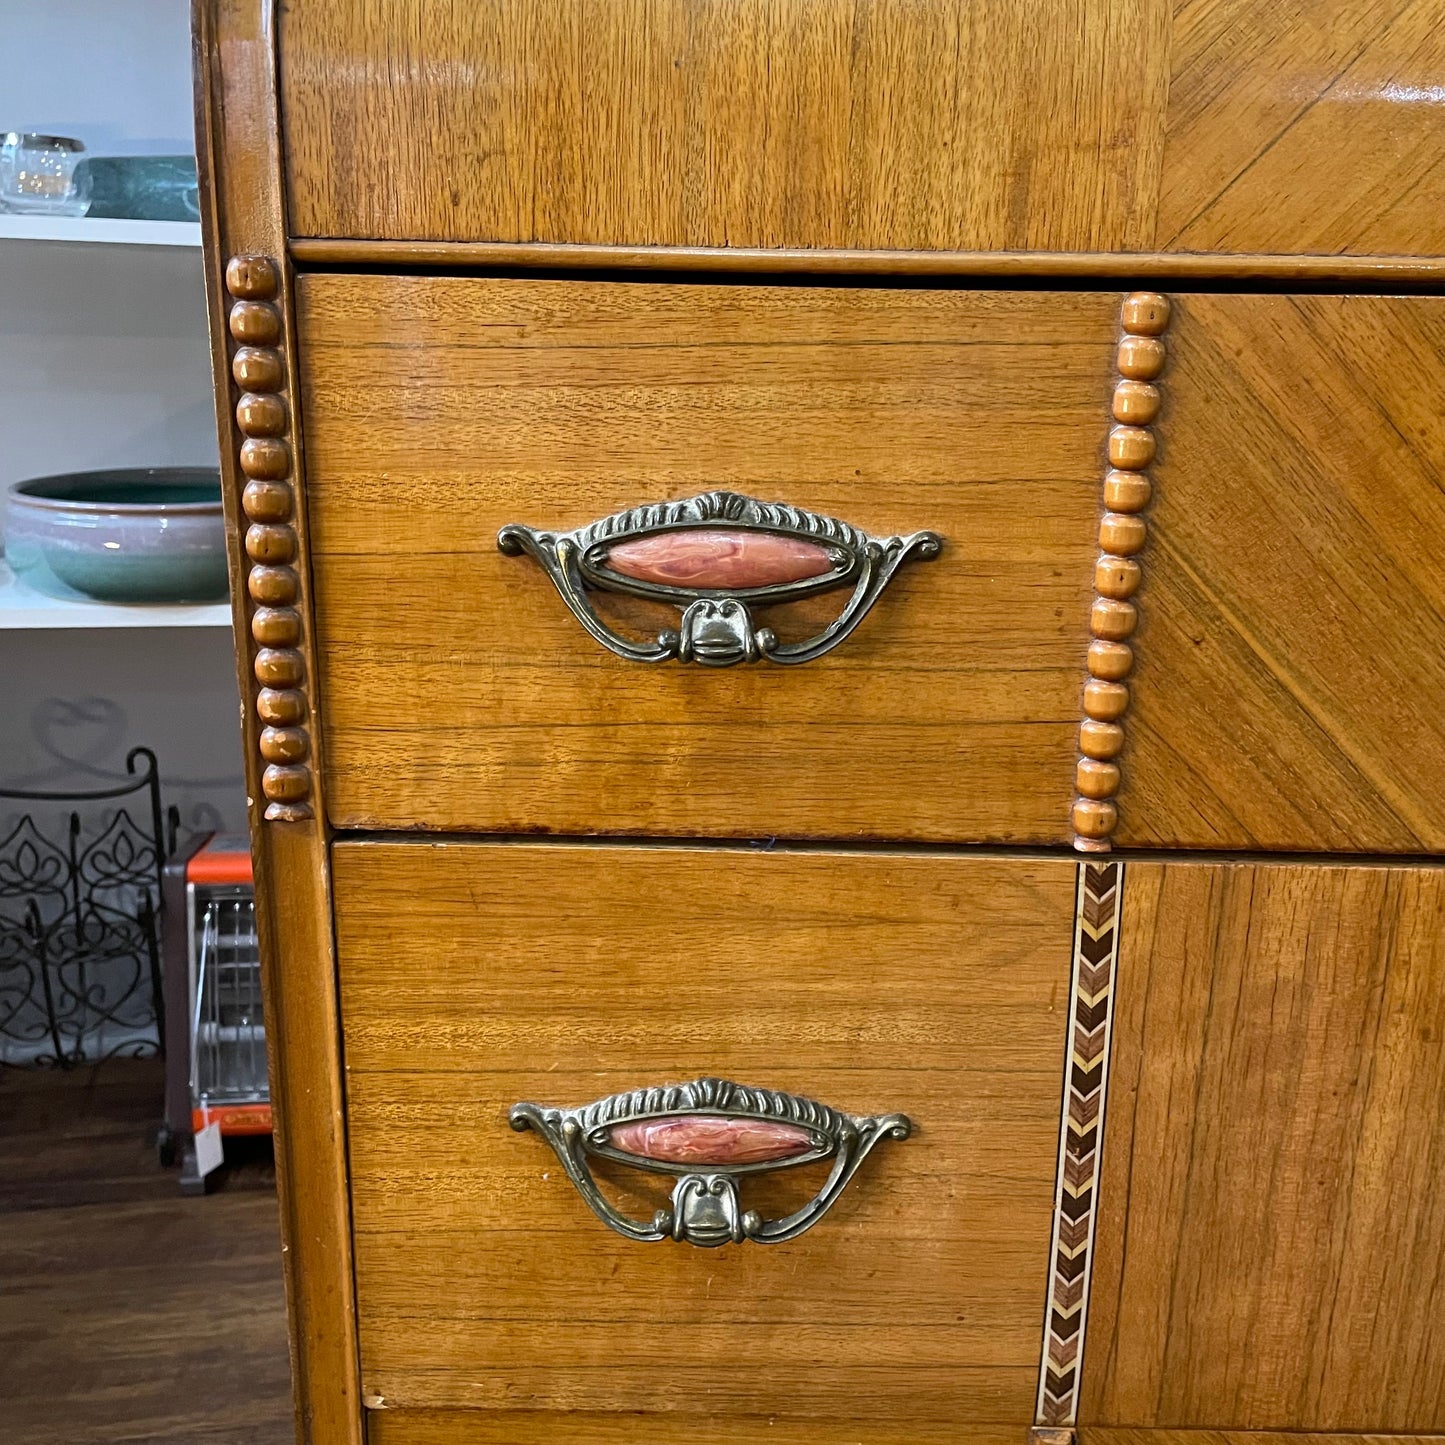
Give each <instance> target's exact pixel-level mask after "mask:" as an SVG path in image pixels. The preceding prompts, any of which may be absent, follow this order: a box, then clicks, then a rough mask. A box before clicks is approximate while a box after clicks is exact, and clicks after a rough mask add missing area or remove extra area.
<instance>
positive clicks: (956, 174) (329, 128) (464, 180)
mask: <svg viewBox="0 0 1445 1445" xmlns="http://www.w3.org/2000/svg"><path fill="white" fill-rule="evenodd" d="M1439 21H1440V12H1439V9H1438V7H1437V6H1435V5H1433V4H1430V3H1423V4H1414V5H1401V4H1391V5H1361V4H1359V3H1355V0H1309V3H1305V4H1300V5H1294V6H1291V7H1289V9H1288V10H1286V11H1284V12H1283V13H1282V12H1281V9H1280V7H1279V6H1278V5H1277V4H1273V3H1271V0H1221V3H1218V4H1213V5H1209V6H1194V7H1185V6H1181V5H1179V4H1170V3H1168V0H1031V3H1027V4H1024V3H1015V4H991V5H980V4H977V3H972V0H931V3H929V4H916V3H901V0H900V3H892V4H882V3H874V4H866V5H862V4H858V3H856V0H807V3H802V0H793V3H788V4H781V5H780V4H776V3H770V0H600V3H599V0H513V3H509V4H499V3H492V4H471V5H443V4H438V3H436V0H389V3H387V4H385V5H377V4H375V3H374V0H308V3H306V4H298V5H289V6H284V7H282V8H281V13H280V17H279V25H280V34H281V45H282V48H283V51H284V54H285V58H286V63H285V64H284V65H283V66H282V67H281V85H282V89H283V94H282V106H283V113H284V121H285V132H286V137H285V138H286V146H285V157H286V164H287V193H288V198H289V210H290V217H289V219H290V226H291V229H292V231H293V233H294V234H296V235H299V236H318V237H338V236H341V237H380V238H389V239H394V240H410V239H421V240H430V241H458V240H460V241H504V242H518V241H523V242H526V241H545V242H564V243H565V242H584V243H606V244H621V245H632V246H639V247H640V246H669V245H671V246H712V247H718V248H737V247H809V248H812V247H818V248H822V247H859V248H867V249H873V248H878V247H890V248H901V249H917V250H961V251H1005V252H1024V251H1034V252H1049V251H1062V252H1075V253H1077V252H1089V251H1123V252H1135V251H1175V252H1181V253H1198V252H1220V253H1224V254H1226V255H1228V256H1230V258H1231V260H1233V261H1234V263H1235V264H1236V265H1248V261H1249V258H1248V256H1247V254H1246V253H1250V252H1261V251H1263V252H1287V253H1300V252H1304V253H1313V254H1315V255H1321V256H1329V257H1334V256H1337V255H1339V254H1341V253H1356V254H1360V253H1363V254H1370V253H1375V254H1378V255H1383V256H1402V255H1412V256H1419V255H1425V256H1430V255H1438V254H1439V253H1440V249H1441V248H1440V238H1439V229H1438V220H1437V217H1438V214H1439V211H1440V207H1441V204H1442V202H1445V181H1442V180H1441V179H1440V177H1441V175H1442V169H1441V167H1440V165H1439V162H1440V159H1441V155H1442V136H1441V128H1440V127H1439V126H1438V124H1436V115H1435V110H1436V107H1437V104H1438V95H1437V91H1436V87H1438V85H1439V76H1440V74H1441V69H1442V64H1445V40H1442V34H1445V32H1442V28H1441V26H1440V23H1439ZM1015 259H1016V261H1018V262H1022V263H1023V264H1024V265H1025V266H1028V267H1031V268H1034V269H1035V270H1037V268H1039V267H1040V266H1041V263H1042V261H1043V260H1044V259H1046V258H1040V257H1038V256H1035V257H1033V258H1024V257H1017V258H1015Z"/></svg>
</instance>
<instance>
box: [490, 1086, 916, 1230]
mask: <svg viewBox="0 0 1445 1445" xmlns="http://www.w3.org/2000/svg"><path fill="white" fill-rule="evenodd" d="M509 1118H510V1120H511V1125H512V1128H514V1129H535V1130H536V1131H537V1132H538V1133H539V1134H540V1135H541V1136H542V1137H543V1138H544V1139H545V1140H546V1141H547V1143H549V1144H550V1145H551V1146H552V1148H553V1149H554V1150H555V1151H556V1154H557V1158H558V1159H560V1160H561V1161H562V1167H563V1168H564V1169H565V1170H566V1171H567V1177H568V1178H569V1179H570V1180H571V1181H572V1183H573V1184H575V1185H576V1186H577V1192H578V1193H579V1194H580V1195H581V1196H582V1198H583V1199H584V1200H586V1202H587V1204H588V1206H589V1207H590V1208H591V1210H592V1212H593V1213H594V1214H595V1215H596V1216H597V1217H598V1218H599V1219H600V1220H601V1221H602V1222H603V1223H604V1224H605V1225H607V1226H608V1228H610V1229H615V1230H616V1231H617V1233H618V1234H622V1235H625V1236H626V1237H627V1238H628V1239H636V1240H641V1241H644V1242H648V1241H652V1240H659V1239H677V1240H682V1241H684V1242H686V1243H687V1244H696V1245H701V1246H703V1247H704V1248H711V1247H713V1246H715V1245H719V1244H729V1243H732V1244H740V1243H741V1242H742V1241H743V1240H748V1239H751V1240H754V1241H756V1242H757V1243H758V1244H781V1243H782V1242H783V1241H784V1240H788V1239H796V1238H797V1237H798V1235H800V1234H802V1233H803V1231H804V1230H807V1229H811V1228H812V1227H813V1226H814V1225H815V1224H816V1223H817V1222H818V1221H819V1220H820V1219H821V1218H822V1217H823V1215H824V1214H826V1213H827V1212H828V1210H829V1209H830V1208H831V1207H832V1206H833V1204H834V1203H835V1202H836V1200H837V1198H838V1196H839V1195H840V1194H841V1193H842V1192H843V1190H844V1188H845V1187H846V1186H847V1184H848V1181H849V1180H850V1179H852V1177H853V1175H854V1174H855V1173H856V1172H857V1170H858V1166H859V1165H860V1164H862V1162H863V1161H864V1159H866V1158H867V1157H868V1155H869V1153H870V1152H871V1151H872V1149H873V1146H874V1145H875V1144H877V1143H878V1142H879V1141H880V1140H881V1139H906V1138H907V1137H908V1136H909V1134H910V1133H911V1132H912V1129H913V1125H912V1123H911V1122H910V1121H909V1119H908V1118H907V1116H906V1115H903V1114H871V1115H858V1114H842V1113H839V1112H838V1110H836V1109H830V1108H829V1107H828V1106H827V1105H826V1104H819V1103H816V1102H815V1101H814V1100H812V1099H803V1098H798V1097H797V1096H796V1095H793V1094H780V1093H778V1092H776V1091H775V1090H772V1089H750V1088H746V1087H744V1086H743V1085H742V1084H734V1083H730V1082H729V1081H728V1080H726V1079H695V1080H694V1081H693V1082H692V1083H690V1084H668V1085H664V1086H662V1087H659V1088H652V1089H634V1090H633V1091H632V1092H631V1093H627V1094H612V1095H610V1096H609V1097H607V1098H605V1099H599V1100H598V1101H597V1102H596V1103H595V1104H584V1105H583V1106H582V1107H581V1108H577V1109H553V1108H548V1107H547V1106H546V1105H543V1104H514V1105H513V1106H512V1110H511V1113H510V1115H509ZM591 1158H599V1159H611V1160H614V1161H616V1162H618V1163H622V1164H630V1165H631V1166H632V1167H633V1168H634V1169H645V1170H648V1171H650V1172H652V1173H654V1174H670V1175H672V1176H673V1177H674V1178H675V1179H676V1181H677V1182H676V1183H675V1184H674V1185H673V1189H672V1203H671V1205H670V1206H669V1207H668V1208H666V1209H659V1210H658V1211H657V1213H656V1214H655V1215H654V1216H653V1218H652V1220H651V1221H650V1222H647V1223H644V1222H642V1221H640V1220H636V1219H630V1218H628V1216H627V1215H625V1214H623V1213H622V1212H621V1211H620V1210H619V1209H617V1208H616V1207H615V1206H614V1205H612V1204H611V1203H610V1202H609V1201H608V1200H607V1199H606V1198H605V1197H604V1195H603V1194H602V1191H601V1190H600V1189H599V1188H598V1187H597V1183H596V1181H595V1180H594V1179H593V1177H592V1169H591V1166H590V1164H589V1159H591ZM820 1159H831V1160H832V1161H833V1167H832V1168H831V1169H830V1170H829V1172H828V1178H827V1180H826V1182H825V1183H824V1184H823V1187H822V1188H821V1189H820V1190H819V1191H818V1193H817V1194H816V1195H814V1196H813V1198H812V1199H811V1200H809V1202H808V1203H807V1204H805V1205H804V1206H803V1207H802V1208H801V1209H799V1210H797V1211H796V1212H794V1213H792V1214H789V1215H786V1216H785V1217H784V1218H782V1219H764V1218H763V1217H762V1216H761V1215H760V1214H759V1213H758V1212H757V1211H756V1210H753V1209H748V1210H744V1209H743V1207H742V1204H741V1202H740V1200H739V1197H738V1189H739V1182H740V1180H741V1179H742V1177H743V1176H745V1175H748V1174H760V1173H765V1172H767V1171H769V1170H773V1169H790V1168H795V1167H796V1166H797V1165H799V1164H812V1163H814V1162H816V1161H818V1160H820Z"/></svg>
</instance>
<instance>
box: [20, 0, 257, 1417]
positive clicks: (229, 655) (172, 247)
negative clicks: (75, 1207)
mask: <svg viewBox="0 0 1445 1445" xmlns="http://www.w3.org/2000/svg"><path fill="white" fill-rule="evenodd" d="M0 95H3V96H4V99H5V115H6V125H5V129H6V130H12V129H13V130H31V131H40V132H43V133H46V134H51V135H67V136H75V137H76V138H77V139H79V140H81V141H83V142H84V144H85V147H86V151H87V153H88V154H89V155H90V156H92V157H99V156H119V155H172V156H174V155H184V154H185V153H186V152H188V151H189V150H191V148H192V146H193V144H194V140H193V127H194V105H193V101H192V95H191V34H190V0H44V3H43V4H38V5H37V4H30V5H11V6H6V7H5V32H4V39H3V40H0ZM202 269H203V268H202V252H201V245H200V227H199V226H197V225H195V224H192V223H188V222H180V221H125V220H112V219H109V218H101V217H90V216H75V217H72V216H35V215H21V214H9V213H7V214H3V215H0V376H3V377H4V378H5V389H6V411H5V430H4V442H5V444H4V446H3V447H0V512H3V510H4V506H5V501H4V494H5V492H6V490H7V489H8V488H9V487H10V486H11V485H13V484H14V483H16V482H20V481H25V480H28V479H29V478H32V477H41V476H51V475H54V474H55V473H58V472H75V471H88V470H91V469H93V468H99V467H155V466H213V465H215V463H216V460H217V451H216V411H215V402H214V399H213V397H212V392H211V348H210V342H209V339H208V336H207V325H206V321H207V309H206V297H205V283H204V278H203V274H202ZM230 623H231V614H230V607H229V605H227V604H225V603H218V604H214V605H209V606H189V607H151V606H143V605H135V604H131V605H117V604H110V603H104V602H95V601H90V600H88V599H85V598H77V599H75V600H68V599H67V600H62V599H60V598H55V597H48V596H44V595H42V594H40V593H38V592H36V591H35V590H34V589H33V588H31V587H29V586H27V585H24V584H22V583H20V582H17V581H16V580H15V578H14V577H13V575H12V574H11V573H10V572H8V571H7V570H5V568H4V566H3V565H0V738H3V739H4V743H5V747H4V750H3V760H0V779H8V780H10V781H14V780H16V779H26V778H29V779H35V778H43V779H45V780H46V785H47V786H76V787H80V786H84V785H86V784H87V783H90V782H93V781H94V780H95V779H96V778H97V777H101V776H107V775H111V774H122V773H123V772H124V760H125V754H126V751H127V749H128V748H130V747H132V746H134V745H136V744H139V743H144V744H147V745H148V746H151V747H153V748H154V749H155V750H156V752H157V753H158V755H159V756H160V760H161V770H162V779H163V782H164V785H165V791H166V798H167V801H168V802H173V803H175V804H176V805H177V806H178V807H179V808H180V809H181V813H182V817H183V820H184V821H185V822H186V823H187V824H188V825H190V824H193V823H194V824H195V825H196V826H204V827H208V828H210V827H220V828H221V829H222V831H234V830H236V829H238V828H240V827H242V826H244V817H245V798H246V792H245V783H244V779H243V776H242V771H243V769H242V760H241V744H240V735H239V727H238V721H239V713H238V708H237V696H236V668H235V661H234V656H233V652H232V644H231V633H230V630H229V629H230ZM3 1434H4V1431H3V1430H0V1435H3Z"/></svg>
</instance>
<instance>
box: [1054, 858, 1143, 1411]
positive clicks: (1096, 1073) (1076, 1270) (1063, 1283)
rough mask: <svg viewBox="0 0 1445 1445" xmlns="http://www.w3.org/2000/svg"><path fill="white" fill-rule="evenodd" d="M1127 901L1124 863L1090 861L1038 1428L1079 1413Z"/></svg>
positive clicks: (1077, 916)
mask: <svg viewBox="0 0 1445 1445" xmlns="http://www.w3.org/2000/svg"><path fill="white" fill-rule="evenodd" d="M1123 894H1124V865H1123V864H1122V863H1104V862H1097V863H1096V862H1085V861H1082V860H1081V861H1080V863H1079V884H1078V893H1077V896H1076V903H1075V909H1074V961H1073V968H1072V971H1071V975H1070V979H1069V1038H1068V1047H1067V1052H1066V1055H1065V1059H1064V1100H1063V1110H1062V1115H1063V1117H1062V1121H1061V1124H1060V1129H1059V1172H1058V1179H1057V1182H1056V1184H1055V1186H1054V1227H1053V1235H1052V1237H1051V1240H1050V1246H1051V1247H1050V1252H1049V1295H1048V1302H1047V1306H1046V1313H1045V1316H1044V1348H1043V1359H1042V1362H1041V1364H1040V1367H1039V1393H1038V1402H1037V1405H1036V1410H1035V1420H1036V1422H1037V1423H1038V1424H1039V1425H1045V1426H1071V1425H1072V1424H1073V1423H1074V1416H1075V1412H1076V1410H1077V1408H1078V1399H1079V1372H1080V1370H1081V1369H1082V1367H1083V1362H1084V1326H1085V1324H1086V1322H1087V1317H1088V1312H1089V1266H1090V1254H1091V1253H1092V1250H1093V1245H1094V1219H1095V1213H1096V1211H1095V1207H1094V1205H1095V1191H1096V1189H1097V1187H1098V1182H1099V1154H1100V1149H1101V1146H1102V1145H1103V1142H1104V1101H1105V1094H1106V1089H1107V1085H1108V1081H1109V1025H1110V1017H1111V1010H1112V1003H1113V996H1114V973H1115V969H1116V966H1117V964H1118V958H1119V913H1120V906H1121V904H1122V902H1123Z"/></svg>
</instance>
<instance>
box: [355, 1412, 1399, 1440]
mask: <svg viewBox="0 0 1445 1445" xmlns="http://www.w3.org/2000/svg"><path fill="white" fill-rule="evenodd" d="M863 1428H864V1429H865V1430H866V1429H867V1428H868V1427H866V1426H865V1427H863ZM656 1429H657V1426H656V1425H655V1424H654V1423H653V1422H651V1421H648V1420H639V1419H637V1417H635V1416H627V1415H622V1416H618V1415H599V1414H596V1413H590V1412H582V1411H569V1412H567V1413H565V1414H554V1415H546V1414H537V1413H534V1412H532V1411H524V1410H508V1411H506V1412H505V1413H503V1412H497V1413H490V1412H485V1411H479V1410H378V1411H375V1412H374V1413H373V1414H371V1415H370V1416H369V1417H368V1426H367V1432H368V1433H367V1441H368V1445H644V1442H652V1445H656V1442H657V1441H658V1440H659V1438H660V1437H659V1436H658V1435H657V1434H656ZM667 1430H668V1434H667V1436H666V1437H662V1438H666V1439H667V1440H668V1441H672V1440H697V1441H702V1440H725V1441H727V1442H728V1445H840V1442H851V1445H857V1442H859V1441H860V1440H861V1439H862V1438H863V1437H861V1436H860V1434H859V1431H858V1430H857V1429H856V1428H855V1429H853V1430H851V1431H847V1430H842V1431H840V1429H839V1427H838V1426H837V1425H835V1424H830V1423H827V1422H823V1423H821V1424H819V1423H811V1422H808V1421H805V1420H781V1419H777V1418H776V1417H773V1416H753V1417H748V1416H737V1415H732V1416H725V1417H720V1416H717V1415H675V1416H669V1418H668V1422H667ZM1026 1441H1027V1435H1026V1432H1025V1431H1023V1430H1021V1429H1020V1428H1019V1427H1018V1426H1017V1425H957V1424H953V1423H947V1424H936V1425H928V1424H916V1423H914V1422H912V1421H908V1422H902V1423H900V1424H898V1425H896V1426H892V1427H890V1428H889V1430H888V1445H1026ZM1201 1445H1216V1442H1201ZM1217 1445H1233V1442H1217ZM1306 1445H1315V1442H1306ZM1318 1445H1335V1442H1333V1441H1320V1442H1318ZM1370 1445H1375V1442H1370Z"/></svg>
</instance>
